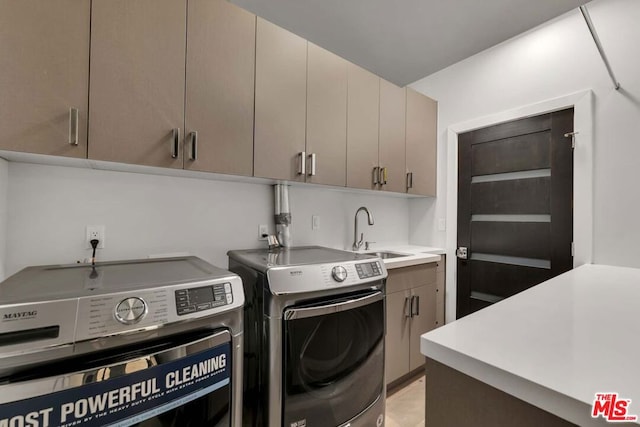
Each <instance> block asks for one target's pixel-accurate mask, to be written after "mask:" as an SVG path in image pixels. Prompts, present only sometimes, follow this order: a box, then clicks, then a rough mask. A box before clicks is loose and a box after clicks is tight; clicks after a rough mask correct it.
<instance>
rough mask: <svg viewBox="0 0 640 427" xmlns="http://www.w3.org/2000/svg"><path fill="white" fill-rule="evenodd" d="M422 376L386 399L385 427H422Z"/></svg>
mask: <svg viewBox="0 0 640 427" xmlns="http://www.w3.org/2000/svg"><path fill="white" fill-rule="evenodd" d="M424 387H425V385H424V375H423V376H421V377H420V378H418V379H416V380H415V381H413V382H412V383H410V384H409V385H407V386H405V387H404V388H402V389H400V390H398V391H396V392H395V393H393V394H392V395H391V396H389V397H388V398H387V410H386V421H385V427H424Z"/></svg>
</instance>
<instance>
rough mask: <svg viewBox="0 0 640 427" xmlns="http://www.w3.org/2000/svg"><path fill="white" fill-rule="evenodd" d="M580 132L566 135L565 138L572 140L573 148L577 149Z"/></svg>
mask: <svg viewBox="0 0 640 427" xmlns="http://www.w3.org/2000/svg"><path fill="white" fill-rule="evenodd" d="M579 133H580V132H568V133H565V134H564V137H565V138H571V148H576V135H577V134H579Z"/></svg>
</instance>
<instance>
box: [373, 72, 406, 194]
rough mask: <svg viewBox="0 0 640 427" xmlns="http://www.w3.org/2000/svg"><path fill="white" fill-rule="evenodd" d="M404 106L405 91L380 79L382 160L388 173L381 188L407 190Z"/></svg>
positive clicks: (382, 166) (384, 170) (381, 162)
mask: <svg viewBox="0 0 640 427" xmlns="http://www.w3.org/2000/svg"><path fill="white" fill-rule="evenodd" d="M405 108H406V91H405V89H404V88H400V87H398V86H396V85H394V84H392V83H389V82H388V81H386V80H384V79H380V144H379V151H378V153H379V163H380V167H381V168H383V175H386V183H384V182H382V183H381V184H382V185H381V186H380V188H381V189H382V190H386V191H395V192H398V193H405V192H406V191H407V184H406V173H405V167H406V166H405Z"/></svg>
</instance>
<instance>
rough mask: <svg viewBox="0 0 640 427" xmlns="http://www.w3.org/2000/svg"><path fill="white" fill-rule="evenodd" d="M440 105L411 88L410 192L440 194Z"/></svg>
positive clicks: (408, 144) (408, 99) (409, 126)
mask: <svg viewBox="0 0 640 427" xmlns="http://www.w3.org/2000/svg"><path fill="white" fill-rule="evenodd" d="M437 120H438V103H437V102H436V101H434V100H433V99H431V98H429V97H427V96H424V95H422V94H420V93H418V92H416V91H414V90H412V89H409V88H407V137H406V141H407V143H406V147H407V161H406V164H407V192H408V193H409V194H418V195H422V196H435V195H436V157H437V152H436V142H437V134H436V128H437Z"/></svg>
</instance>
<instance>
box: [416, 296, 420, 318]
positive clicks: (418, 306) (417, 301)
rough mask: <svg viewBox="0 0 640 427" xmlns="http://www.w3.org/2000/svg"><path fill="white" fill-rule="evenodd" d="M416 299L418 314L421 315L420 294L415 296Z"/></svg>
mask: <svg viewBox="0 0 640 427" xmlns="http://www.w3.org/2000/svg"><path fill="white" fill-rule="evenodd" d="M415 299H416V313H415V315H416V316H420V295H416V296H415Z"/></svg>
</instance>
